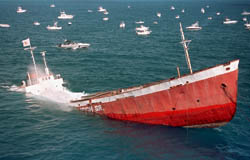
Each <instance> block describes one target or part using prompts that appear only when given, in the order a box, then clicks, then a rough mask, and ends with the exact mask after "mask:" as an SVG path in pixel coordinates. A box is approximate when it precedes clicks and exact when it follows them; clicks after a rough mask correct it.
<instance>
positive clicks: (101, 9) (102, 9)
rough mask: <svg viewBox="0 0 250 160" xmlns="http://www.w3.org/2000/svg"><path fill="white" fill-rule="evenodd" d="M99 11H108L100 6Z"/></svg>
mask: <svg viewBox="0 0 250 160" xmlns="http://www.w3.org/2000/svg"><path fill="white" fill-rule="evenodd" d="M97 11H98V12H106V11H107V10H106V9H105V8H103V7H102V6H100V7H99V8H98V10H97Z"/></svg>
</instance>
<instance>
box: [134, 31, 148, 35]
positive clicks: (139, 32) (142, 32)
mask: <svg viewBox="0 0 250 160" xmlns="http://www.w3.org/2000/svg"><path fill="white" fill-rule="evenodd" d="M151 32H152V31H149V30H144V31H136V34H137V35H149V34H150V33H151Z"/></svg>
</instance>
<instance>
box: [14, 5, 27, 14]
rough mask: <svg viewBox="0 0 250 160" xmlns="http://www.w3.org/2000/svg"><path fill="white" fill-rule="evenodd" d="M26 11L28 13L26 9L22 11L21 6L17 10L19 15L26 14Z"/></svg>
mask: <svg viewBox="0 0 250 160" xmlns="http://www.w3.org/2000/svg"><path fill="white" fill-rule="evenodd" d="M26 11H27V10H26V9H22V7H21V6H19V7H17V10H16V12H17V13H24V12H26Z"/></svg>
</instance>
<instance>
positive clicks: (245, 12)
mask: <svg viewBox="0 0 250 160" xmlns="http://www.w3.org/2000/svg"><path fill="white" fill-rule="evenodd" d="M241 15H243V16H247V15H250V12H247V11H244V12H242V13H241Z"/></svg>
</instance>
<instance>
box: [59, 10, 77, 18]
mask: <svg viewBox="0 0 250 160" xmlns="http://www.w3.org/2000/svg"><path fill="white" fill-rule="evenodd" d="M60 13H61V15H60V16H58V17H57V18H58V19H72V18H74V15H70V14H66V13H65V12H64V11H63V12H60Z"/></svg>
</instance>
